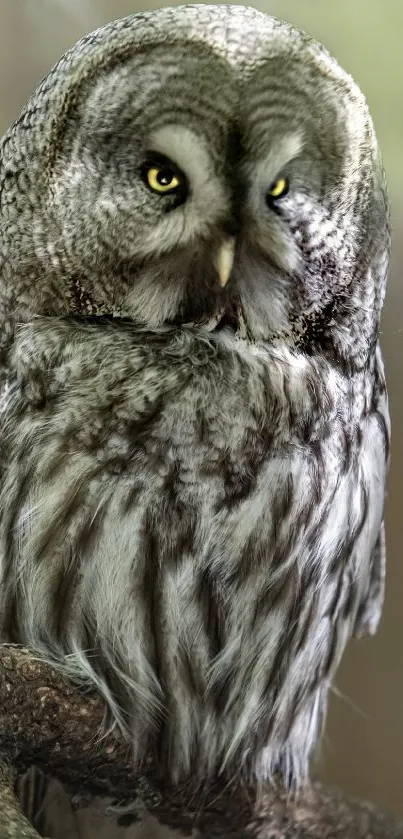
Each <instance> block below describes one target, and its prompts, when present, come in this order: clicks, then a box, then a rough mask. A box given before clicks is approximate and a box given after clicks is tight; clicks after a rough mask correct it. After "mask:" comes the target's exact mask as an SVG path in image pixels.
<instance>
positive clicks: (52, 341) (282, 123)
mask: <svg viewBox="0 0 403 839" xmlns="http://www.w3.org/2000/svg"><path fill="white" fill-rule="evenodd" d="M161 155H164V156H165V158H167V159H168V160H169V161H171V162H172V164H174V165H175V167H177V170H178V172H180V174H181V176H183V182H184V184H185V185H186V189H185V192H184V193H183V194H182V193H181V195H178V193H174V194H169V193H168V194H164V195H160V194H156V193H155V192H152V191H151V190H150V188H149V186H148V185H147V183H146V181H145V179H144V166H145V165H146V164H147V161H148V160H149V159H151V158H152V159H153V160H154V159H155V158H156V156H157V157H158V159H159V158H160V156H161ZM279 178H285V179H287V181H288V184H289V188H288V192H287V193H286V194H284V196H283V197H281V198H280V199H278V200H276V201H270V200H268V192H269V189H270V185H271V184H272V183H273V182H275V181H276V180H278V179H279ZM0 186H1V243H0V260H1V263H0V264H1V282H0V313H1V348H2V367H1V374H2V390H1V412H2V424H1V466H2V471H1V493H0V509H1V519H0V551H1V552H0V568H1V586H0V603H1V612H0V613H1V630H2V634H3V637H6V638H10V639H12V640H14V641H21V642H24V643H27V644H28V645H29V646H31V647H32V649H34V650H36V651H37V652H39V653H40V654H41V655H43V656H46V657H47V658H51V659H52V660H53V661H55V662H57V663H58V665H59V666H61V667H62V668H64V670H65V671H66V672H67V673H68V674H69V675H70V676H72V677H73V678H75V679H77V680H79V681H81V682H84V683H87V684H89V685H93V686H95V687H96V688H97V689H98V690H100V691H101V693H102V694H103V695H104V697H105V698H106V700H107V702H108V705H109V707H110V709H111V712H112V716H113V718H114V719H115V720H117V722H118V723H119V725H120V726H121V727H122V728H123V730H124V731H125V732H126V735H127V737H128V738H129V740H130V741H131V742H132V744H133V749H134V755H135V759H136V760H141V758H142V757H143V756H144V755H145V753H146V752H147V750H149V749H153V750H157V752H158V753H159V755H160V759H161V764H162V766H164V767H165V768H166V770H167V771H168V772H169V773H170V774H171V775H172V776H173V777H174V778H176V777H179V776H186V775H187V774H188V773H189V772H191V773H192V774H194V773H195V767H197V770H196V771H197V773H198V774H199V777H202V776H203V775H205V774H206V773H213V772H217V771H225V772H226V773H228V774H229V775H230V774H236V773H238V772H241V771H245V772H247V773H248V774H251V775H255V776H259V777H264V778H266V777H271V776H272V774H273V773H274V772H275V771H278V770H280V771H282V772H283V773H284V775H285V777H286V779H287V780H293V781H297V782H298V781H300V780H302V779H303V777H305V776H306V774H307V770H308V761H309V756H310V754H311V751H312V748H313V746H314V744H315V742H316V740H317V737H318V735H319V733H320V730H321V727H322V722H323V718H324V713H325V708H326V697H327V693H328V690H329V686H330V684H331V681H332V678H333V676H334V673H335V671H336V668H337V665H338V663H339V661H340V657H341V655H342V652H343V650H344V647H345V645H346V643H347V641H348V639H349V638H350V636H351V635H352V634H353V633H362V632H373V631H374V630H375V629H376V626H377V623H378V619H379V615H380V611H381V606H382V598H383V578H384V544H383V529H382V516H383V503H384V483H385V472H386V464H387V457H388V455H387V452H388V442H389V424H388V423H389V421H388V409H387V399H386V392H385V383H384V374H383V367H382V360H381V355H380V351H379V348H378V330H379V318H380V313H381V307H382V302H383V296H384V286H385V278H386V271H387V264H388V253H389V229H388V211H387V200H386V194H385V186H384V178H383V172H382V166H381V163H380V158H379V153H378V147H377V143H376V138H375V134H374V130H373V125H372V122H371V119H370V116H369V113H368V109H367V105H366V103H365V100H364V97H363V96H362V94H361V93H360V91H359V90H358V88H357V87H356V85H355V84H354V82H353V81H352V79H351V78H350V77H349V76H348V75H347V74H346V73H344V72H343V71H342V70H341V69H340V68H339V66H338V65H337V64H336V62H335V61H334V59H332V58H331V57H330V56H329V55H328V53H327V52H326V51H325V50H324V49H323V48H322V47H321V46H320V45H318V44H317V43H316V42H314V41H312V40H311V39H310V38H308V37H307V36H306V35H304V34H302V33H301V32H299V31H297V30H296V29H294V28H292V27H291V26H289V25H287V24H283V23H280V22H279V21H276V20H273V19H272V18H270V17H268V16H265V15H262V14H260V13H258V12H256V11H254V10H252V9H245V8H242V7H235V6H217V7H214V6H193V7H182V8H175V9H165V10H161V11H158V12H150V13H147V14H139V15H134V16H131V17H129V18H126V19H125V20H122V21H115V22H114V23H111V24H110V25H108V26H106V27H104V28H103V29H100V30H98V31H97V32H95V33H93V34H92V35H89V36H88V37H86V38H84V39H83V40H82V41H80V42H79V44H78V45H76V46H75V47H73V49H71V50H70V51H69V52H68V53H67V54H66V55H65V56H64V57H63V58H62V59H61V60H60V62H59V63H58V64H57V66H56V67H55V68H54V69H53V70H52V71H51V73H50V74H49V76H48V77H47V78H46V79H45V80H44V81H43V82H42V84H41V85H40V87H39V88H38V90H37V91H36V93H35V94H34V95H33V97H32V98H31V100H30V101H29V103H28V105H27V106H26V108H25V109H24V111H23V112H22V114H21V116H20V117H19V118H18V119H17V121H16V123H15V124H14V125H13V126H12V128H11V129H10V131H9V132H8V134H6V136H5V137H4V138H3V141H2V144H1V167H0ZM179 198H180V200H179ZM229 236H230V237H233V239H234V240H235V243H236V244H235V258H234V264H233V270H232V273H231V277H230V280H229V282H228V284H227V285H225V287H221V286H220V283H219V278H218V274H217V268H216V265H217V254H218V253H219V249H220V246H221V244H222V243H223V242H225V241H226V240H227V239H228V237H229Z"/></svg>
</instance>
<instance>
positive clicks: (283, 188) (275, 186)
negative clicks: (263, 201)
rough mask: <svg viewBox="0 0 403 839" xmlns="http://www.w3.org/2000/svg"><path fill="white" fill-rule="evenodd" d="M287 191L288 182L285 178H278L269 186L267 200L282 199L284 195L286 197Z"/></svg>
mask: <svg viewBox="0 0 403 839" xmlns="http://www.w3.org/2000/svg"><path fill="white" fill-rule="evenodd" d="M288 189H289V182H288V180H287V178H278V179H277V181H273V183H272V184H271V185H270V186H269V189H268V192H267V196H268V198H269V199H270V198H271V199H277V198H283V197H284V195H287V192H288Z"/></svg>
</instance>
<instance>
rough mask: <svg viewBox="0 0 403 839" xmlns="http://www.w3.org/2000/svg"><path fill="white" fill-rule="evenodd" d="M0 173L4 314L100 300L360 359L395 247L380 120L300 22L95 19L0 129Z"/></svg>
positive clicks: (17, 316) (147, 317)
mask: <svg viewBox="0 0 403 839" xmlns="http://www.w3.org/2000/svg"><path fill="white" fill-rule="evenodd" d="M0 188H1V210H0V215H1V241H0V264H1V283H0V311H1V312H2V313H3V315H2V317H3V320H4V324H6V322H7V324H8V325H9V324H10V323H12V322H13V320H14V321H15V320H30V319H32V317H33V316H36V315H47V316H62V317H63V316H73V317H75V318H86V317H88V316H91V317H99V316H105V315H107V316H113V317H124V318H129V319H131V320H133V321H134V322H136V323H138V324H142V325H145V326H146V327H148V328H151V329H158V328H161V327H163V328H165V327H166V326H167V325H172V324H175V326H176V327H178V328H182V327H183V328H197V329H202V330H208V331H209V332H210V333H219V332H225V333H226V334H227V333H231V335H233V336H234V337H236V338H237V339H239V340H250V341H258V342H259V341H264V342H266V341H269V342H278V341H286V342H288V343H289V344H290V345H291V346H292V347H295V348H296V349H298V350H299V351H303V352H306V353H315V352H321V353H323V352H325V353H327V354H329V355H330V356H331V357H332V358H334V359H336V361H337V362H340V363H344V364H347V365H350V366H357V365H358V366H362V365H363V364H366V363H367V362H368V358H369V357H370V355H371V352H372V350H373V347H374V344H375V343H376V340H377V332H378V326H379V316H380V310H381V306H382V301H383V294H384V282H385V274H386V269H387V261H388V250H389V231H388V214H387V202H386V197H385V187H384V179H383V173H382V167H381V164H380V160H379V153H378V148H377V143H376V139H375V135H374V130H373V125H372V122H371V118H370V116H369V112H368V108H367V105H366V102H365V99H364V97H363V95H362V94H361V92H360V91H359V89H358V88H357V86H356V85H355V84H354V82H353V81H352V79H351V78H350V77H349V76H348V75H347V74H346V73H345V72H343V71H342V70H341V69H340V67H339V66H338V65H337V63H336V62H335V60H334V59H332V57H331V56H330V55H329V54H328V53H327V52H326V51H325V50H324V49H323V48H322V47H321V46H320V45H319V44H317V43H316V42H315V41H313V40H312V39H310V38H308V37H307V36H306V35H305V34H303V33H301V32H300V31H298V30H297V29H295V28H293V27H291V26H289V25H288V24H285V23H281V22H279V21H277V20H275V19H273V18H271V17H268V16H266V15H264V14H260V13H259V12H257V11H255V10H253V9H249V8H242V7H240V6H223V5H222V6H184V7H176V8H172V9H162V10H160V11H155V12H149V13H144V14H143V13H142V14H137V15H133V16H131V17H128V18H126V19H123V20H121V21H117V22H116V21H115V22H114V23H112V24H109V25H107V26H106V27H104V28H102V29H100V30H98V31H96V32H94V33H93V34H91V35H89V36H87V37H86V38H84V39H83V40H81V41H80V42H79V43H78V44H77V45H76V46H75V47H73V48H72V49H71V50H70V51H69V52H67V53H66V55H65V56H64V57H63V58H62V59H61V60H60V61H59V63H58V64H57V65H56V67H55V68H54V69H53V70H52V71H51V73H50V74H49V76H48V77H47V78H46V79H45V80H44V81H43V82H42V84H41V85H40V87H39V88H38V90H37V91H36V92H35V93H34V95H33V96H32V98H31V100H30V101H29V102H28V105H27V106H26V107H25V109H24V110H23V112H22V114H21V115H20V117H19V118H18V119H17V121H16V122H15V124H14V125H13V126H12V128H11V129H10V131H9V132H8V133H7V134H6V136H5V137H4V138H3V141H2V145H1V167H0ZM4 333H8V330H7V329H6V328H5V329H4Z"/></svg>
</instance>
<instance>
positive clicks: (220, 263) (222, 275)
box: [214, 236, 235, 288]
mask: <svg viewBox="0 0 403 839" xmlns="http://www.w3.org/2000/svg"><path fill="white" fill-rule="evenodd" d="M234 256H235V238H234V236H230V237H229V238H228V239H224V241H223V242H222V244H221V245H220V248H219V250H218V253H217V255H216V258H215V261H214V265H215V267H216V269H217V272H218V277H219V280H220V286H221V288H225V286H226V285H227V282H228V280H229V278H230V276H231V271H232V266H233V264H234Z"/></svg>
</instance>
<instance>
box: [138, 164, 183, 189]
mask: <svg viewBox="0 0 403 839" xmlns="http://www.w3.org/2000/svg"><path fill="white" fill-rule="evenodd" d="M142 177H143V180H144V182H145V184H146V186H148V188H149V189H150V190H151V191H152V192H156V193H157V194H158V195H172V194H173V193H174V194H178V193H181V195H183V193H184V192H186V190H187V180H186V178H185V176H184V175H183V174H182V172H180V171H179V169H178V168H177V167H176V166H175V165H174V164H173V163H171V162H170V161H169V160H167V159H165V158H160V159H153V160H149V161H147V162H146V163H144V165H143V167H142Z"/></svg>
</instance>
